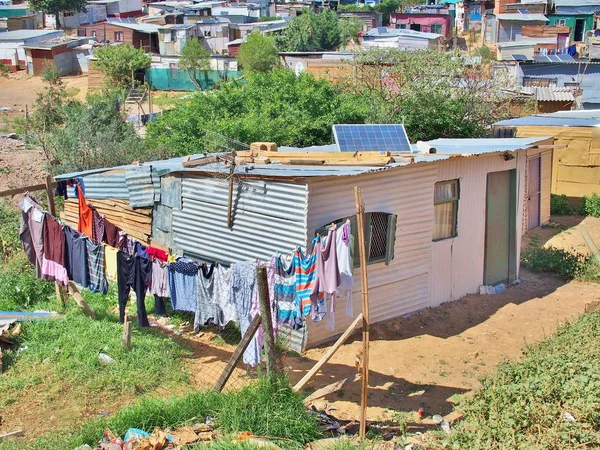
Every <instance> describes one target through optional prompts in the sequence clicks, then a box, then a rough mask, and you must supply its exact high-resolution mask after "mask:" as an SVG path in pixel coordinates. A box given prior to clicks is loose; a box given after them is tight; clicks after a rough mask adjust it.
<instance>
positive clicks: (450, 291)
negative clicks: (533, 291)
mask: <svg viewBox="0 0 600 450" xmlns="http://www.w3.org/2000/svg"><path fill="white" fill-rule="evenodd" d="M525 162H526V154H525V152H517V154H516V158H515V159H512V160H510V161H504V159H503V158H502V156H501V155H498V154H492V155H480V156H478V157H471V158H451V159H449V160H447V161H441V162H439V163H438V172H437V178H436V181H445V180H455V179H458V180H459V183H460V199H459V203H458V235H457V236H456V237H454V238H451V239H445V240H442V241H437V242H433V255H432V267H431V274H432V275H431V277H430V278H429V289H430V304H431V306H437V305H439V304H440V303H444V302H448V301H451V300H458V299H459V298H462V297H464V296H465V295H468V294H472V293H476V292H478V291H479V286H481V285H482V284H483V265H484V253H485V205H486V190H487V174H488V173H489V172H497V171H501V170H511V169H515V168H517V166H518V167H519V173H518V174H517V175H518V176H517V195H518V202H517V204H518V205H520V208H519V212H518V214H517V224H518V226H517V242H518V243H520V241H521V223H522V206H523V199H524V186H525V184H524V183H525V179H524V169H525ZM519 247H520V246H519ZM517 251H518V252H517V254H519V252H520V248H518V249H517Z"/></svg>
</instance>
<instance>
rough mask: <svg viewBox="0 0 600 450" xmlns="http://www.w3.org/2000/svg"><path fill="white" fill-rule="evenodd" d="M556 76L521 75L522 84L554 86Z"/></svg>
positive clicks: (555, 84) (556, 79)
mask: <svg viewBox="0 0 600 450" xmlns="http://www.w3.org/2000/svg"><path fill="white" fill-rule="evenodd" d="M557 84H558V78H538V77H523V86H531V87H556V86H557Z"/></svg>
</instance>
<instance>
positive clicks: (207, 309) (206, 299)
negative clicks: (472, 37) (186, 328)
mask: <svg viewBox="0 0 600 450" xmlns="http://www.w3.org/2000/svg"><path fill="white" fill-rule="evenodd" d="M214 271H215V265H214V264H211V265H210V267H207V266H206V264H203V265H202V266H201V267H200V270H199V271H198V299H197V302H196V315H195V316H194V331H199V330H200V327H201V326H204V325H206V324H208V323H210V322H213V323H217V307H216V305H215V302H214V298H213V295H214V281H215V277H214V276H213V275H214Z"/></svg>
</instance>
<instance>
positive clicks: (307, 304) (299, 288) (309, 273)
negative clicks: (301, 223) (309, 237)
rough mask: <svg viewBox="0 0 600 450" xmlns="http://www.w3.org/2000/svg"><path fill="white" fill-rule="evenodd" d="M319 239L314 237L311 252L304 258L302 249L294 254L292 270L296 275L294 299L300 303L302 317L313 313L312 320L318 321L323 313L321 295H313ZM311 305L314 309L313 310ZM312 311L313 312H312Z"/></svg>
mask: <svg viewBox="0 0 600 450" xmlns="http://www.w3.org/2000/svg"><path fill="white" fill-rule="evenodd" d="M319 241H320V238H319V236H316V237H315V238H314V239H313V241H312V251H311V253H310V255H309V256H305V255H304V253H303V252H302V249H301V248H300V247H298V249H297V250H296V251H295V252H294V270H295V273H296V297H297V301H298V302H299V303H300V313H301V315H302V317H304V316H307V315H308V314H310V313H311V311H312V312H313V319H317V320H319V314H320V313H324V311H322V310H324V309H325V308H324V306H323V295H322V294H313V291H314V285H315V282H316V278H317V244H319ZM313 304H314V306H315V308H313ZM313 309H314V311H313Z"/></svg>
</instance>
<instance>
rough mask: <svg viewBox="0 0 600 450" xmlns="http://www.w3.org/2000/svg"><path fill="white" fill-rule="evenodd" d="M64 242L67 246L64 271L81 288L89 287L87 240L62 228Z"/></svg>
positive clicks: (72, 231) (75, 232) (69, 229)
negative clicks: (65, 270)
mask: <svg viewBox="0 0 600 450" xmlns="http://www.w3.org/2000/svg"><path fill="white" fill-rule="evenodd" d="M64 231H65V242H66V245H67V258H66V269H67V275H68V276H69V279H71V280H73V281H74V282H75V283H77V284H79V285H80V286H81V287H84V288H86V287H88V286H89V272H88V261H87V244H86V242H87V241H88V238H87V237H85V236H84V235H82V234H81V233H78V232H77V231H75V230H74V229H72V228H71V227H69V226H66V225H65V227H64Z"/></svg>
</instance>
